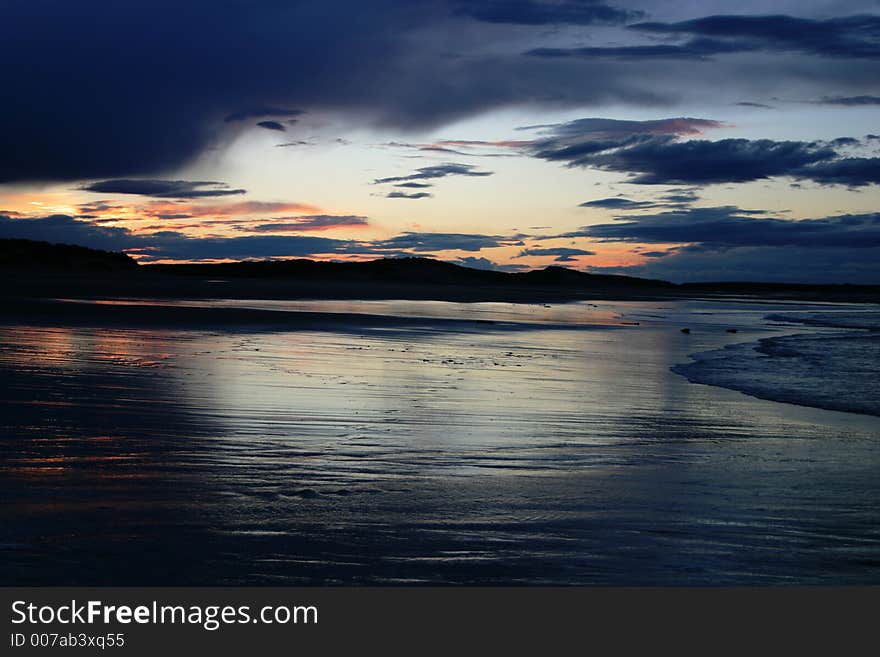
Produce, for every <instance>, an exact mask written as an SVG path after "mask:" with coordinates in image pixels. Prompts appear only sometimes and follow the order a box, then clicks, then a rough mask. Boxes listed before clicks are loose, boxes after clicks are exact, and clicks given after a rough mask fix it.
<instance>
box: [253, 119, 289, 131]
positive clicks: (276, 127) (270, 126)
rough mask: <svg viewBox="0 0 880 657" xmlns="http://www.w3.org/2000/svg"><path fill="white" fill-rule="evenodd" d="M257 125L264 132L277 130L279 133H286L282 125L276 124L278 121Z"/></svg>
mask: <svg viewBox="0 0 880 657" xmlns="http://www.w3.org/2000/svg"><path fill="white" fill-rule="evenodd" d="M257 125H258V126H260V127H261V128H265V129H266V130H277V131H279V132H286V131H287V128H285V127H284V125H283V124H281V123H278V121H260V122H259V123H257Z"/></svg>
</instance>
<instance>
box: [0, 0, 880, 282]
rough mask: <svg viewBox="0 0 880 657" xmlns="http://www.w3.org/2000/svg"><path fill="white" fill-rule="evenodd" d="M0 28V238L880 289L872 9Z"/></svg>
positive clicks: (803, 5)
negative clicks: (873, 285) (425, 259)
mask: <svg viewBox="0 0 880 657" xmlns="http://www.w3.org/2000/svg"><path fill="white" fill-rule="evenodd" d="M0 7H2V10H3V11H2V16H3V18H2V21H0V55H2V61H3V66H2V68H0V85H2V89H3V91H4V94H3V96H4V98H3V102H2V103H0V152H2V154H3V157H2V158H0V237H26V238H32V239H45V240H49V241H53V242H62V243H73V244H82V245H85V246H91V247H96V248H103V249H110V250H124V251H126V252H128V253H130V254H131V255H133V256H135V257H137V258H138V259H139V260H140V261H142V262H155V261H159V262H167V261H180V260H183V261H196V260H206V261H217V260H230V259H231V260H237V259H247V258H259V259H262V258H269V257H271V258H283V257H314V258H320V259H340V260H348V259H372V258H377V257H396V256H402V255H419V256H430V257H435V258H439V259H443V260H448V261H452V262H458V263H461V264H466V265H469V266H475V267H481V268H500V269H505V270H508V271H516V270H522V269H528V268H535V267H544V266H547V265H551V264H553V265H562V266H567V267H572V268H576V269H580V270H586V271H592V272H601V273H625V274H631V275H638V276H649V277H656V278H664V279H669V280H675V281H700V280H704V281H705V280H770V281H804V282H853V283H880V191H878V184H880V121H878V117H880V2H878V1H877V0H842V1H841V0H835V1H833V2H832V1H826V0H821V1H819V0H813V1H798V2H795V1H793V0H791V1H789V0H777V1H764V2H756V1H746V2H732V1H725V2H721V1H719V0H702V1H700V2H695V1H690V0H686V1H681V2H674V3H673V2H658V1H654V2H652V1H648V0H619V1H618V0H608V3H607V4H606V2H605V1H604V0H423V1H422V0H370V1H366V0H344V1H343V0H314V1H313V0H303V1H299V2H297V1H294V0H252V1H247V2H246V1H244V0H211V1H210V2H208V1H203V0H196V1H180V0H175V1H173V2H172V1H169V0H150V1H145V0H127V1H125V2H119V1H115V2H114V1H109V0H0Z"/></svg>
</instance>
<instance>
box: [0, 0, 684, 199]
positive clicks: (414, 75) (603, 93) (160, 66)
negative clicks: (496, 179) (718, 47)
mask: <svg viewBox="0 0 880 657" xmlns="http://www.w3.org/2000/svg"><path fill="white" fill-rule="evenodd" d="M527 4H535V6H538V5H545V4H547V5H550V4H552V5H553V7H555V8H556V9H555V10H556V11H559V7H560V6H561V7H563V9H564V8H565V7H568V8H569V9H571V8H572V7H576V6H578V5H583V7H582V9H583V11H584V12H587V13H589V12H593V13H595V12H596V11H597V10H598V9H599V8H600V7H602V6H604V5H601V4H599V3H575V2H568V3H562V4H560V3H537V2H535V3H527ZM455 6H458V7H459V9H461V8H462V7H464V8H465V10H466V7H465V5H455ZM455 6H453V5H452V4H450V3H447V2H441V1H439V0H437V1H432V2H426V3H424V4H422V3H419V4H418V5H414V4H413V3H411V2H403V1H402V0H374V1H372V2H369V3H367V2H362V1H361V0H301V1H300V2H279V1H278V0H254V1H253V2H240V1H238V0H223V1H221V2H216V1H213V0H212V1H209V0H190V1H188V2H184V3H181V2H177V1H176V0H175V1H172V0H128V1H127V2H114V1H112V0H78V1H77V2H76V3H72V2H69V0H33V1H29V2H13V3H6V4H5V5H4V10H3V20H2V21H0V59H2V60H3V61H4V62H7V64H8V65H4V66H2V67H0V88H2V89H3V93H4V96H5V97H6V98H7V99H14V101H10V102H4V103H2V104H0V126H4V128H3V129H2V130H0V152H2V153H4V157H3V158H0V183H2V182H15V181H52V180H86V179H98V178H126V177H138V176H160V175H166V174H167V172H168V171H173V170H175V169H176V168H179V167H181V166H183V165H185V164H187V163H188V162H190V161H192V160H193V159H194V158H196V157H197V156H198V155H200V154H201V153H202V152H204V151H205V149H207V148H209V147H214V146H218V145H220V146H222V145H223V144H224V143H226V142H227V141H228V140H230V139H232V138H233V137H234V134H233V133H234V130H231V128H233V127H234V126H235V125H237V124H239V123H241V122H244V121H246V120H247V119H262V118H265V119H268V120H272V119H273V117H274V118H277V117H279V116H280V115H284V116H293V115H296V114H298V113H299V111H300V110H298V109H297V110H294V109H287V108H294V107H295V108H302V109H303V110H306V111H308V110H319V111H329V112H333V113H336V114H337V115H339V116H341V117H343V118H344V119H345V120H347V121H349V122H351V123H354V124H355V125H361V126H370V125H373V126H375V125H379V126H382V127H386V128H387V127H390V128H394V129H401V130H413V129H424V128H428V127H436V126H439V125H442V124H446V123H449V122H451V121H454V120H458V119H462V118H465V117H468V116H472V115H474V114H477V113H480V112H483V111H486V110H490V109H493V108H497V107H502V106H511V105H516V104H526V103H542V104H546V103H548V102H552V103H555V104H558V105H560V106H571V105H573V104H584V103H586V104H594V103H596V102H604V101H607V100H614V99H616V100H620V101H622V102H639V103H654V104H656V103H658V102H661V100H662V99H663V98H664V97H665V96H668V95H669V93H668V92H667V91H662V90H659V91H658V90H656V89H655V90H645V89H642V88H640V85H639V83H638V81H637V80H635V79H634V78H633V77H632V76H627V77H626V78H624V77H622V76H619V75H615V74H614V73H613V72H611V71H600V70H597V71H595V72H594V74H593V75H591V84H590V85H572V84H571V80H572V76H573V75H575V76H577V78H578V79H580V77H581V76H582V75H583V73H584V72H583V71H571V70H568V67H567V66H562V67H561V68H560V67H556V66H555V65H548V64H547V63H544V62H523V61H522V59H523V58H522V57H520V56H519V54H518V51H517V49H510V48H501V49H497V50H496V51H492V52H488V51H485V50H483V49H482V46H483V44H484V43H486V40H485V39H483V38H480V39H478V40H477V42H478V43H479V47H478V46H475V45H474V41H473V39H472V38H471V36H472V35H471V33H469V32H468V31H467V30H462V26H461V23H462V16H461V15H458V16H456V15H453V11H454V10H455ZM480 6H482V5H480ZM480 6H478V5H473V6H472V7H471V9H472V11H470V14H480V13H485V12H486V11H489V12H490V14H491V11H492V9H491V7H489V8H488V9H485V8H484V9H480ZM486 6H487V7H488V5H486ZM511 6H512V5H511ZM521 6H523V7H524V6H526V5H525V4H522V5H521ZM584 8H585V9H584ZM547 11H551V10H549V9H548V10H547ZM508 13H509V12H508ZM527 13H528V12H527ZM525 15H526V14H523V16H525ZM547 15H548V16H549V14H547ZM559 15H560V16H561V14H559ZM585 15H586V14H585ZM510 16H511V17H512V16H513V15H512V14H510ZM489 18H490V16H489V14H486V19H487V20H488V19H489ZM569 18H571V17H569ZM522 20H525V19H524V18H523V19H522ZM529 20H532V19H529ZM572 20H574V19H573V18H572ZM473 23H474V25H473V29H474V31H480V30H483V31H485V32H487V33H488V32H491V33H492V38H493V39H496V40H497V41H498V42H499V43H506V41H505V40H508V41H509V40H510V39H514V40H516V39H521V38H522V37H521V36H518V37H517V36H511V35H510V33H509V31H508V30H504V29H501V30H496V29H494V28H490V27H489V26H488V25H486V23H485V22H480V21H473ZM481 25H482V28H481ZM420 37H427V38H420ZM434 37H439V38H434Z"/></svg>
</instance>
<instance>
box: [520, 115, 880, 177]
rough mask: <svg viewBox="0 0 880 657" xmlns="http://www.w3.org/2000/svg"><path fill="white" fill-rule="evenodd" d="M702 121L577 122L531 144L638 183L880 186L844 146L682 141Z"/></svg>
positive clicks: (540, 152) (877, 163)
mask: <svg viewBox="0 0 880 657" xmlns="http://www.w3.org/2000/svg"><path fill="white" fill-rule="evenodd" d="M721 126H722V124H720V123H718V122H717V121H708V120H705V119H685V118H680V119H667V120H659V121H613V120H610V119H581V120H579V121H572V122H570V123H565V124H560V125H557V126H547V127H545V130H546V131H547V132H548V133H549V136H548V137H544V138H540V139H537V140H535V141H533V142H532V144H531V146H530V151H531V153H532V155H533V156H535V157H538V158H541V159H545V160H551V161H562V162H565V163H567V165H568V166H572V167H591V168H596V169H601V170H604V171H614V172H618V173H624V174H629V176H630V178H629V179H628V180H627V182H630V183H636V184H649V185H653V184H664V185H708V184H717V183H727V182H748V181H752V180H761V179H764V178H771V177H780V176H786V177H791V178H795V179H798V180H811V181H813V182H817V183H820V184H840V185H847V186H851V187H858V186H863V185H869V184H874V183H878V182H880V158H869V157H847V156H844V155H842V154H841V153H840V152H839V151H838V150H837V149H838V148H840V147H843V146H850V145H853V144H854V143H855V144H857V143H858V142H857V141H856V140H852V139H850V138H844V141H845V143H844V142H841V141H840V140H834V141H831V142H805V141H774V140H771V139H754V140H753V139H720V140H716V141H710V140H707V139H690V140H687V141H683V140H681V139H680V138H679V137H680V136H682V135H692V134H696V133H698V132H699V131H700V130H701V129H703V128H706V127H721Z"/></svg>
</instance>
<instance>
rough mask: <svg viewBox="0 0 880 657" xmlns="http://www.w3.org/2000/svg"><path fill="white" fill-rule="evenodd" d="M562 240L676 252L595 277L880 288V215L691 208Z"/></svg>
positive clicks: (604, 270)
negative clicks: (787, 215)
mask: <svg viewBox="0 0 880 657" xmlns="http://www.w3.org/2000/svg"><path fill="white" fill-rule="evenodd" d="M556 237H589V238H590V239H593V240H601V241H609V242H624V243H632V244H664V245H670V244H677V245H679V246H677V247H675V248H672V249H669V250H665V251H644V252H641V253H640V255H642V256H643V257H646V258H648V259H649V260H648V261H647V262H645V263H643V264H640V265H635V266H629V267H606V268H601V267H591V268H590V271H592V272H596V273H610V274H626V275H630V276H646V277H650V278H662V279H665V280H672V281H679V282H681V281H722V280H734V281H736V280H738V281H778V282H814V283H859V282H860V283H871V284H878V283H880V213H869V214H857V215H836V216H831V217H824V218H820V219H800V220H797V219H779V218H775V217H767V216H757V215H755V214H754V211H751V210H743V209H741V208H736V207H711V208H690V209H687V210H674V211H669V212H663V213H659V214H654V215H640V216H633V217H629V218H627V219H622V220H619V221H617V222H615V223H612V224H599V225H594V226H585V227H584V228H583V229H581V230H580V231H576V232H573V233H567V234H566V235H563V236H556Z"/></svg>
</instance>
